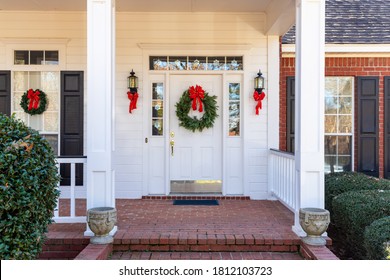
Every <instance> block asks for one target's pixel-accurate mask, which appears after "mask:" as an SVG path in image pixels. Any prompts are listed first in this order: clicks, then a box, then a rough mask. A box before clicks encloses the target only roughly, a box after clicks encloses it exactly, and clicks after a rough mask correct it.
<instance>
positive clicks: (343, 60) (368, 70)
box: [279, 57, 390, 177]
mask: <svg viewBox="0 0 390 280" xmlns="http://www.w3.org/2000/svg"><path fill="white" fill-rule="evenodd" d="M325 66H326V68H325V75H326V76H353V77H355V78H356V77H358V76H377V77H379V176H380V177H383V172H384V118H385V116H384V79H383V78H384V77H385V76H390V57H328V58H326V59H325ZM289 76H295V59H294V58H281V60H280V123H279V124H280V131H279V137H280V139H279V140H280V147H279V148H280V149H281V150H283V151H285V150H286V149H287V137H286V130H287V124H286V117H287V111H286V95H287V93H286V90H287V88H286V81H287V77H289ZM356 86H357V82H356V79H355V124H354V125H355V135H356V133H357V114H356V112H357V100H358V99H357V96H356V95H357V90H356ZM356 140H357V137H355V143H354V144H355V145H354V147H355V154H354V156H355V170H356V169H357V143H356Z"/></svg>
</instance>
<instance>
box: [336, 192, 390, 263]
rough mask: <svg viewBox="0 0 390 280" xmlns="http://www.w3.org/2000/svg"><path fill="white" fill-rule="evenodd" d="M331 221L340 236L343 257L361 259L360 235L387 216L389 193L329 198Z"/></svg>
mask: <svg viewBox="0 0 390 280" xmlns="http://www.w3.org/2000/svg"><path fill="white" fill-rule="evenodd" d="M332 207H333V222H334V223H335V224H336V225H337V227H338V232H339V233H340V234H342V235H343V247H344V248H343V249H344V250H345V252H346V254H347V256H351V257H353V258H354V259H365V258H366V250H365V248H364V242H363V236H364V230H365V228H366V227H367V226H368V225H370V224H371V223H372V222H373V221H375V220H377V219H380V218H382V217H386V216H390V191H389V190H386V191H384V190H362V191H351V192H346V193H343V194H340V195H338V196H336V197H335V198H334V199H333V204H332Z"/></svg>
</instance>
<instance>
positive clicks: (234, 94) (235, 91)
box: [229, 83, 240, 100]
mask: <svg viewBox="0 0 390 280" xmlns="http://www.w3.org/2000/svg"><path fill="white" fill-rule="evenodd" d="M229 100H240V84H239V83H230V84H229Z"/></svg>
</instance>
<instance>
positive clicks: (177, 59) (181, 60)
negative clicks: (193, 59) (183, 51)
mask: <svg viewBox="0 0 390 280" xmlns="http://www.w3.org/2000/svg"><path fill="white" fill-rule="evenodd" d="M169 70H187V57H186V56H170V57H169Z"/></svg>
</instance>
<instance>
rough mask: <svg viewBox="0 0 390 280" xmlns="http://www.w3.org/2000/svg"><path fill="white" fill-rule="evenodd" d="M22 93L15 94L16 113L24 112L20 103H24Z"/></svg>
mask: <svg viewBox="0 0 390 280" xmlns="http://www.w3.org/2000/svg"><path fill="white" fill-rule="evenodd" d="M22 96H23V93H22V92H18V93H15V94H14V111H22V112H23V109H22V106H20V101H22Z"/></svg>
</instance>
